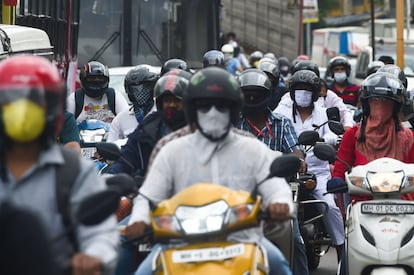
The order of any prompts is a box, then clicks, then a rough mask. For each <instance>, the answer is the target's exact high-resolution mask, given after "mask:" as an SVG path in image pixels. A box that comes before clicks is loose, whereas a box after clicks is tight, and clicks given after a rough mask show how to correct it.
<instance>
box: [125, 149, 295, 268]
mask: <svg viewBox="0 0 414 275" xmlns="http://www.w3.org/2000/svg"><path fill="white" fill-rule="evenodd" d="M299 167H300V160H299V158H298V157H296V156H293V155H286V156H281V157H279V158H277V159H275V161H274V162H273V163H272V165H271V169H270V174H269V176H268V177H267V178H266V179H269V178H270V177H275V176H277V177H287V176H291V175H292V174H294V173H296V172H297V171H298V169H299ZM266 179H265V180H266ZM265 180H263V181H262V182H264V181H265ZM262 182H260V183H258V184H257V186H256V188H255V189H254V190H252V192H247V191H240V190H238V191H236V190H231V189H229V188H227V187H224V186H221V185H217V184H213V183H197V184H194V185H192V186H190V187H188V188H186V189H184V190H182V191H181V192H179V193H177V194H176V195H174V196H173V197H172V198H170V199H168V200H165V201H163V202H161V203H160V204H158V205H157V206H154V205H153V203H151V202H150V204H151V205H152V211H151V214H150V221H151V223H150V226H151V227H150V229H149V230H148V233H147V234H145V236H148V235H151V236H152V237H153V239H154V240H155V242H159V243H164V244H170V245H169V246H168V248H165V249H160V250H157V252H156V256H155V257H154V262H153V272H154V274H267V273H268V271H269V265H268V261H267V255H266V250H265V248H264V247H262V246H261V245H260V244H257V243H242V242H230V241H228V240H227V236H228V235H229V234H230V233H233V232H237V231H240V230H243V229H248V228H253V227H257V226H259V224H260V222H261V220H265V219H267V218H268V215H267V213H266V212H264V211H263V210H261V206H262V205H261V204H262V200H261V197H260V196H259V195H257V187H258V186H259V185H260V184H261V183H262ZM145 236H141V237H139V239H141V238H143V237H145ZM131 241H132V242H134V241H135V240H131ZM172 244H179V245H174V246H171V245H172Z"/></svg>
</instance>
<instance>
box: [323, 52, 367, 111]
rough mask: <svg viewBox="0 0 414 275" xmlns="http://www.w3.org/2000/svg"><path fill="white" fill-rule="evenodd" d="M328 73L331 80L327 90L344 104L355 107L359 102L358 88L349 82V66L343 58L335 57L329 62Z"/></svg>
mask: <svg viewBox="0 0 414 275" xmlns="http://www.w3.org/2000/svg"><path fill="white" fill-rule="evenodd" d="M328 71H329V72H330V74H331V77H332V78H333V80H334V81H333V82H332V84H331V85H329V87H328V88H329V89H330V90H332V91H333V92H335V93H336V94H337V95H338V96H339V97H340V98H342V100H343V101H344V103H345V104H350V105H352V106H355V107H357V106H358V105H359V104H358V100H359V86H358V85H356V84H354V83H351V82H350V81H349V79H348V78H349V76H350V74H351V64H350V63H349V61H348V59H347V58H346V57H343V56H336V57H334V58H332V59H331V60H330V61H329V66H328Z"/></svg>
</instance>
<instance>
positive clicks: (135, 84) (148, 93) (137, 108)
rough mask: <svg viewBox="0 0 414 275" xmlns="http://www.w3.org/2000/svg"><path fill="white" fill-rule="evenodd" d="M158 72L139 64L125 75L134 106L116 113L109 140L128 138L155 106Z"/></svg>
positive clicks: (126, 86) (127, 91) (125, 83)
mask: <svg viewBox="0 0 414 275" xmlns="http://www.w3.org/2000/svg"><path fill="white" fill-rule="evenodd" d="M157 80H158V74H156V73H154V72H151V71H150V70H149V69H148V67H147V66H145V65H139V66H136V67H134V68H132V69H131V70H129V71H128V73H127V74H126V75H125V79H124V87H125V91H126V93H127V95H128V98H129V100H130V101H131V103H132V107H131V108H129V110H125V111H122V112H120V113H119V114H117V115H116V117H115V118H114V120H113V121H112V123H111V128H110V130H109V134H108V138H107V141H108V142H112V141H116V140H119V139H124V138H126V137H127V136H128V135H129V134H130V133H132V132H133V131H134V130H135V128H137V126H138V124H139V123H141V122H142V120H143V119H144V117H145V116H146V115H147V114H148V113H149V112H150V111H151V109H152V108H153V106H154V99H153V95H154V86H155V83H156V82H157Z"/></svg>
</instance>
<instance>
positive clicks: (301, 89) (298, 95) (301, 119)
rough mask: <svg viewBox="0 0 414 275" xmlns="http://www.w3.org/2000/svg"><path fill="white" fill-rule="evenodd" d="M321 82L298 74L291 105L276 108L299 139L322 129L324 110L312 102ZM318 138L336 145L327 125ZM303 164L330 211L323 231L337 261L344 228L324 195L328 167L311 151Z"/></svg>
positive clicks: (331, 197)
mask: <svg viewBox="0 0 414 275" xmlns="http://www.w3.org/2000/svg"><path fill="white" fill-rule="evenodd" d="M319 92H320V78H319V77H318V76H317V75H316V74H315V73H314V72H312V71H310V70H300V71H297V72H296V73H294V74H293V75H292V76H291V78H290V79H289V94H290V96H291V98H292V100H293V104H292V105H291V106H290V107H288V106H286V105H279V106H278V107H277V108H276V109H275V113H278V114H282V115H285V116H287V117H288V118H290V119H291V120H292V122H293V126H294V128H295V130H296V133H297V134H298V135H300V134H301V133H302V132H303V131H308V130H314V129H315V127H314V125H322V124H323V123H325V122H326V121H327V120H328V117H327V114H326V109H324V108H322V107H320V106H319V105H317V104H314V102H315V101H316V100H317V99H318V98H319ZM317 131H318V133H319V136H320V137H321V138H323V139H324V141H325V142H327V143H329V144H335V143H336V140H337V136H336V135H335V134H334V133H332V132H331V130H330V129H329V126H328V124H325V125H323V126H321V127H319V129H318V130H317ZM305 160H306V163H307V164H308V171H309V172H312V173H314V174H315V176H316V178H317V185H316V188H315V190H314V191H313V196H314V197H315V198H316V199H319V200H324V201H325V202H326V203H327V204H328V207H329V211H328V213H327V215H326V216H325V217H324V223H325V227H326V230H327V231H328V233H329V235H330V236H331V239H332V245H333V246H335V247H336V248H337V253H338V259H340V255H341V251H342V246H343V244H344V241H345V239H344V237H345V236H344V224H343V219H342V214H341V212H340V210H339V208H338V207H337V206H336V203H335V200H334V195H333V194H326V195H324V193H325V192H326V182H327V181H328V180H329V179H330V178H331V174H330V169H329V163H328V162H327V161H322V160H320V159H318V158H317V157H315V156H314V154H313V150H309V151H307V152H306V159H305Z"/></svg>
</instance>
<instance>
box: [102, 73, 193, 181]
mask: <svg viewBox="0 0 414 275" xmlns="http://www.w3.org/2000/svg"><path fill="white" fill-rule="evenodd" d="M183 75H187V76H186V77H183ZM190 76H191V74H190V73H188V72H185V71H182V70H178V69H175V70H172V71H170V72H169V73H167V74H165V75H164V76H162V77H161V78H159V79H158V81H157V82H156V84H155V87H154V98H155V103H156V106H157V111H156V112H153V113H151V114H149V115H148V116H147V117H145V119H144V120H143V121H142V123H141V124H140V125H138V127H137V128H136V129H135V131H134V132H132V133H131V134H130V135H129V136H128V141H127V143H126V144H125V145H124V146H123V147H122V149H121V155H122V158H120V159H119V160H117V161H116V162H114V163H113V164H111V166H110V167H109V168H108V170H107V173H109V174H117V173H121V172H124V173H128V174H134V175H137V176H144V175H145V174H146V171H147V166H148V160H149V157H150V154H151V151H152V149H153V147H154V145H155V143H156V142H157V141H158V140H159V139H160V138H161V137H163V136H165V135H167V134H169V133H171V132H172V131H175V130H177V129H179V128H181V127H183V126H184V125H185V124H186V121H185V115H184V107H183V102H182V96H183V91H184V90H185V89H186V87H187V85H188V79H189V77H190Z"/></svg>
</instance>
